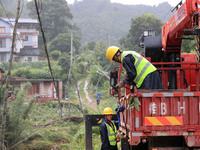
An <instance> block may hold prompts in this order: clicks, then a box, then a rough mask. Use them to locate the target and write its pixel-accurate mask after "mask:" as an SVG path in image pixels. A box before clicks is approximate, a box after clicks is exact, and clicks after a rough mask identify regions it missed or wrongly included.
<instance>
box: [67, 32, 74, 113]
mask: <svg viewBox="0 0 200 150" xmlns="http://www.w3.org/2000/svg"><path fill="white" fill-rule="evenodd" d="M72 61H73V31H71V61H70V68H69V74H68V81H67V83H68V98H69V100H68V108H69V112H68V116H69V117H70V116H71V104H70V103H71V101H70V81H69V80H70V75H71V69H72Z"/></svg>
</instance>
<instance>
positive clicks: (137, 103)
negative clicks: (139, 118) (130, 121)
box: [129, 96, 141, 111]
mask: <svg viewBox="0 0 200 150" xmlns="http://www.w3.org/2000/svg"><path fill="white" fill-rule="evenodd" d="M129 104H130V108H131V111H133V109H134V107H135V109H136V110H137V111H140V108H139V106H140V105H141V103H140V101H139V100H138V97H134V98H133V96H132V97H131V98H130V103H129Z"/></svg>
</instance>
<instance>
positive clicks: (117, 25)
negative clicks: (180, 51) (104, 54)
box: [69, 0, 172, 46]
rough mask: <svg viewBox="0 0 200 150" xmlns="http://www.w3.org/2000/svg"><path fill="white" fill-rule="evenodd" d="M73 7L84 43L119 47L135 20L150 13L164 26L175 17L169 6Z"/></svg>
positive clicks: (106, 1)
mask: <svg viewBox="0 0 200 150" xmlns="http://www.w3.org/2000/svg"><path fill="white" fill-rule="evenodd" d="M69 7H70V9H71V12H72V14H73V16H74V23H76V24H77V26H78V27H79V28H80V29H81V32H82V42H83V43H84V42H85V41H88V42H90V41H95V42H96V41H98V40H104V41H106V42H107V43H108V45H118V46H119V39H120V38H121V37H122V36H124V35H125V34H126V33H127V32H128V30H129V28H130V23H131V19H132V18H136V17H139V16H141V15H143V14H146V13H150V14H153V15H154V16H156V17H157V18H158V19H160V20H161V22H163V23H164V22H165V21H167V20H168V19H169V18H170V17H171V15H172V12H171V11H170V10H171V9H172V6H170V5H169V4H168V3H167V2H164V3H161V4H159V5H158V6H147V5H123V4H119V3H111V2H110V0H83V1H75V3H74V5H69ZM156 30H157V29H156ZM160 30H161V29H160Z"/></svg>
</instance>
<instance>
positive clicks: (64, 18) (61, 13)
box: [27, 0, 73, 41]
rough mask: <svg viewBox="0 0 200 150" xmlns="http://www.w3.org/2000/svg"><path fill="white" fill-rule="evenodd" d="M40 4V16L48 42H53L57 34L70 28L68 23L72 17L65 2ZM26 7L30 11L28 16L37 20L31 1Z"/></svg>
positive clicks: (42, 2)
mask: <svg viewBox="0 0 200 150" xmlns="http://www.w3.org/2000/svg"><path fill="white" fill-rule="evenodd" d="M40 4H41V5H40V6H41V7H40V11H41V13H40V15H41V19H42V23H43V28H44V30H45V33H46V35H47V36H46V37H47V40H48V41H51V40H53V39H54V38H55V37H56V36H57V35H58V34H59V33H65V32H67V31H68V30H70V29H71V28H72V25H71V23H70V21H71V20H72V17H73V16H72V14H71V12H70V9H69V7H68V4H67V1H65V0H59V1H55V0H41V3H40ZM27 7H28V9H29V10H30V13H29V16H31V17H33V18H37V16H36V10H35V3H34V1H33V0H32V1H30V2H28V4H27Z"/></svg>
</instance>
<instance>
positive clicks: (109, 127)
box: [100, 107, 118, 150]
mask: <svg viewBox="0 0 200 150" xmlns="http://www.w3.org/2000/svg"><path fill="white" fill-rule="evenodd" d="M103 115H105V118H104V120H102V122H101V125H100V134H101V142H102V145H101V150H117V136H118V133H117V129H118V122H116V121H113V120H112V115H113V111H112V109H111V108H109V107H107V108H105V109H104V111H103Z"/></svg>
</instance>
